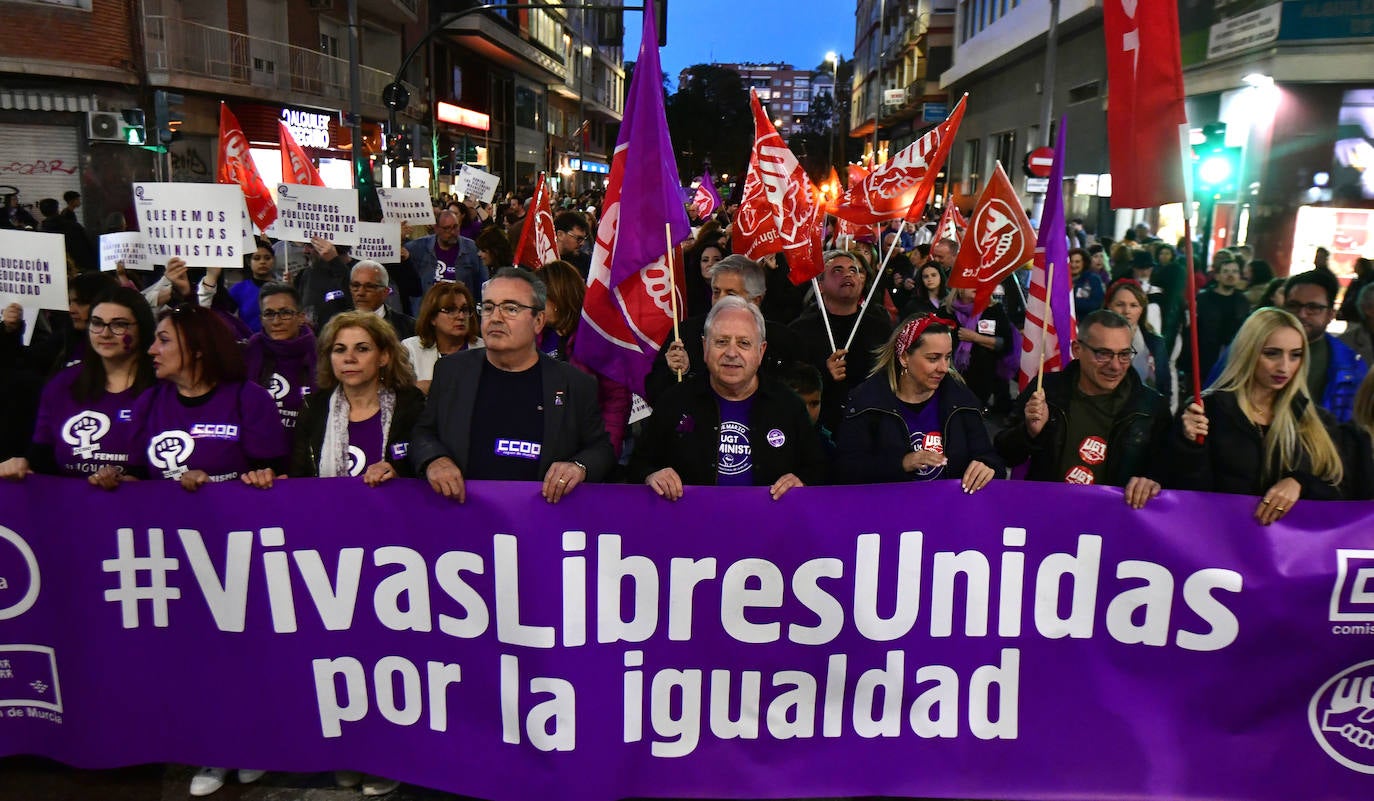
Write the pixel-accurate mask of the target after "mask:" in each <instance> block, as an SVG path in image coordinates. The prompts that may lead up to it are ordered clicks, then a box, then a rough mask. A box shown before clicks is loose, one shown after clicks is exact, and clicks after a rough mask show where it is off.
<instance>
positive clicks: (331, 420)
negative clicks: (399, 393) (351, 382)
mask: <svg viewBox="0 0 1374 801" xmlns="http://www.w3.org/2000/svg"><path fill="white" fill-rule="evenodd" d="M377 396H378V400H379V402H380V406H381V414H382V448H383V451H384V452H383V454H382V457H383V458H386V453H385V449H386V440H387V437H388V436H390V434H391V416H392V414H393V413H394V412H395V411H396V393H395V392H393V391H391V390H389V389H387V388H386V387H382V388H381V390H379V391H378V393H377ZM351 408H352V407H350V406H349V403H348V396H347V395H345V394H344V391H343V387H336V388H335V389H334V394H332V395H330V397H329V416H328V417H326V418H325V421H324V444H323V445H321V446H320V478H334V477H337V476H347V475H348V414H349V410H350V409H351Z"/></svg>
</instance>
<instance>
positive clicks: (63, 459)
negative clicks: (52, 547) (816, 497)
mask: <svg viewBox="0 0 1374 801" xmlns="http://www.w3.org/2000/svg"><path fill="white" fill-rule="evenodd" d="M86 332H87V337H88V342H89V348H90V355H89V356H88V357H87V358H85V359H83V360H82V361H81V363H80V364H76V365H73V366H71V367H68V368H66V369H65V370H62V371H61V372H59V373H58V374H57V375H56V376H54V377H53V379H52V380H51V381H49V382H48V384H47V386H46V387H44V388H43V396H42V400H41V402H40V403H39V407H38V423H37V425H36V426H35V429H34V433H33V441H32V443H31V444H30V445H29V449H28V453H27V454H26V455H25V456H16V457H14V458H12V459H8V460H6V461H4V462H0V478H5V479H10V480H15V481H17V480H20V479H23V478H24V477H25V476H27V475H28V474H29V473H47V474H51V475H64V476H83V477H88V478H90V479H91V482H92V483H98V482H97V480H96V479H95V476H96V475H97V474H100V473H107V474H109V475H112V476H115V477H117V476H119V475H122V474H123V473H124V467H125V465H127V464H128V463H129V455H130V452H131V449H132V447H133V439H134V435H135V433H136V431H135V428H136V427H135V425H134V418H133V415H132V409H133V405H134V401H135V400H137V399H138V396H139V395H140V394H141V393H142V392H143V390H145V389H147V388H148V387H149V386H151V385H152V383H153V380H154V376H153V360H152V359H151V358H150V357H149V356H148V354H147V350H148V347H149V346H150V345H151V344H152V340H153V310H152V309H150V308H149V307H148V302H147V301H145V300H144V299H143V295H142V294H140V293H139V292H138V291H136V290H133V289H129V288H127V287H117V288H115V289H111V290H109V291H108V292H106V293H105V294H103V295H101V296H100V297H98V298H96V300H95V303H94V305H93V306H92V307H91V314H90V318H89V321H88V322H87V324H86Z"/></svg>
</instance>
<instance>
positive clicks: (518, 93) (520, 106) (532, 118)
mask: <svg viewBox="0 0 1374 801" xmlns="http://www.w3.org/2000/svg"><path fill="white" fill-rule="evenodd" d="M515 124H516V125H519V126H520V127H521V128H529V129H532V130H538V129H539V95H538V93H536V92H535V91H534V90H533V89H530V88H529V87H526V86H517V87H515Z"/></svg>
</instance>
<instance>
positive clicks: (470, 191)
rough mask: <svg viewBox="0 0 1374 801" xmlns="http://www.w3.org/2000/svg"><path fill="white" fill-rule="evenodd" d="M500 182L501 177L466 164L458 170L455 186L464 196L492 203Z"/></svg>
mask: <svg viewBox="0 0 1374 801" xmlns="http://www.w3.org/2000/svg"><path fill="white" fill-rule="evenodd" d="M500 182H501V179H500V178H497V177H496V176H495V175H492V174H491V173H489V172H483V171H481V170H479V169H477V168H476V167H472V166H469V165H467V164H464V165H463V168H462V169H461V170H459V171H458V181H457V183H456V184H455V188H456V189H457V190H458V193H459V194H461V195H462V196H463V197H464V198H470V197H475V198H477V199H478V200H480V201H482V202H483V203H490V202H491V199H492V198H493V197H495V196H496V185H497V184H499V183H500Z"/></svg>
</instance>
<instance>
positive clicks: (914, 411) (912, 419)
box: [897, 392, 945, 481]
mask: <svg viewBox="0 0 1374 801" xmlns="http://www.w3.org/2000/svg"><path fill="white" fill-rule="evenodd" d="M939 397H940V394H939V392H936V393H935V394H934V395H932V396H931V397H930V400H928V401H926V402H925V403H906V402H905V401H900V400H899V401H897V409H898V411H900V412H901V413H902V419H903V420H905V421H906V429H907V431H910V432H911V449H912V450H913V451H934V452H935V453H939V454H943V453H944V452H945V440H944V436H943V435H942V433H941V431H940V403H939V400H938V398H939ZM944 472H945V468H944V465H941V466H939V467H924V468H921V469H920V470H917V471H916V472H915V473H912V475H911V477H912V479H914V480H916V481H929V480H930V479H934V478H939V477H940V476H941V475H942V474H943V473H944Z"/></svg>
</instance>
